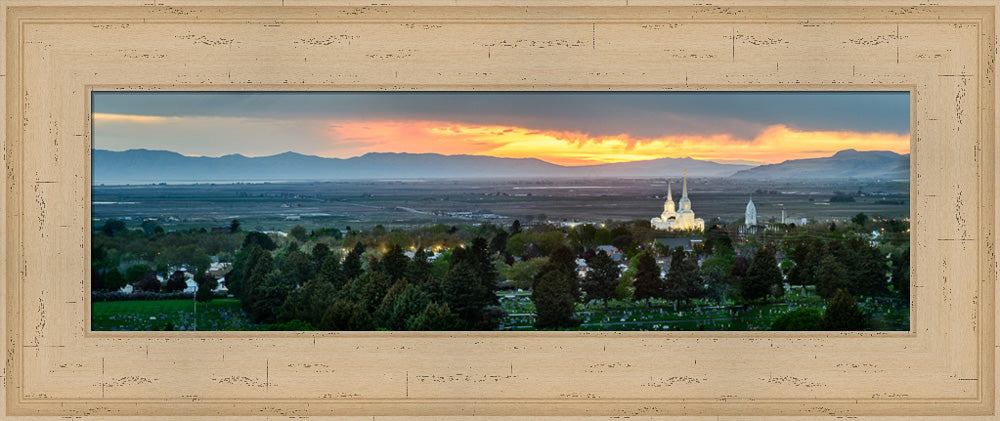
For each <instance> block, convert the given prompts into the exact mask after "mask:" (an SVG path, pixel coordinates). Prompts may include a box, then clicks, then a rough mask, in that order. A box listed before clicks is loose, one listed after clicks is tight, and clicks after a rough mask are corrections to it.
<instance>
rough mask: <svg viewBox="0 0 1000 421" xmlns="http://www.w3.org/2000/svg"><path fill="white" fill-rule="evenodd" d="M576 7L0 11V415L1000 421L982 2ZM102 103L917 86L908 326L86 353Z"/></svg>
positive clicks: (84, 5) (307, 5) (130, 337)
mask: <svg viewBox="0 0 1000 421" xmlns="http://www.w3.org/2000/svg"><path fill="white" fill-rule="evenodd" d="M146 3H149V4H151V5H147V4H146ZM164 3H166V5H164ZM580 3H581V2H575V3H574V2H565V3H563V2H559V3H553V2H546V1H516V0H511V1H485V2H473V1H471V0H470V1H466V2H460V3H459V4H457V5H454V4H453V2H451V1H447V2H445V1H441V2H437V1H435V2H433V3H432V2H416V1H412V2H409V3H406V2H392V3H388V4H379V5H374V6H372V5H366V4H364V3H363V2H356V1H355V2H350V1H348V2H338V3H332V4H331V3H324V2H312V1H293V0H271V1H267V0H254V1H248V2H235V1H221V2H220V1H214V2H213V1H207V0H204V1H196V0H191V1H159V0H150V1H145V0H143V1H125V0H121V1H117V0H86V1H80V2H74V1H69V0H45V1H27V0H23V1H22V0H9V1H3V2H0V5H2V13H0V18H2V19H3V23H4V25H3V26H4V28H5V35H4V37H5V46H6V49H5V51H4V59H5V62H4V64H3V68H4V69H6V72H5V74H4V75H0V77H2V78H3V79H4V80H5V82H6V92H5V98H6V101H3V103H0V107H5V111H6V113H5V115H6V116H7V119H6V121H5V122H4V124H5V128H6V139H5V141H4V142H3V148H4V155H3V156H4V158H3V159H4V163H5V169H6V188H5V192H4V194H3V195H0V209H2V214H3V216H4V219H3V227H2V229H0V233H2V234H0V235H2V236H3V241H2V242H0V247H2V248H3V255H4V257H5V258H4V259H3V263H0V273H3V274H4V280H3V282H0V291H2V295H3V297H5V299H4V300H3V302H2V304H0V305H2V306H3V310H4V311H2V312H0V325H2V326H3V331H4V333H5V340H4V349H5V356H6V364H5V365H4V367H2V370H3V371H2V372H0V380H3V382H2V383H0V384H2V386H0V387H2V388H3V389H4V390H3V392H4V393H3V398H2V399H0V414H5V415H7V416H10V417H17V416H29V415H43V416H49V417H52V418H56V417H58V416H68V415H74V416H95V417H97V416H104V415H131V416H151V415H167V416H206V419H208V417H211V416H219V415H233V416H249V415H257V416H267V415H273V416H279V415H283V416H300V415H301V416H305V415H310V416H334V415H357V416H362V415H364V416H369V415H386V416H392V415H403V416H412V415H435V416H468V415H535V416H537V415H554V416H561V417H565V418H567V419H572V418H574V417H578V416H583V415H595V416H596V415H600V416H622V415H650V416H654V415H655V416H676V415H691V416H705V417H709V416H711V419H715V416H727V415H747V416H755V417H763V416H770V415H795V416H816V417H817V418H819V417H824V418H825V417H829V416H831V415H837V416H841V415H842V416H863V417H867V418H872V419H875V418H879V417H880V416H883V415H925V416H934V417H938V416H940V417H946V416H956V417H960V419H973V418H981V419H992V418H993V415H994V413H995V409H996V393H995V391H996V388H995V383H996V376H995V367H996V360H995V358H996V353H995V351H994V348H995V346H996V326H997V324H996V312H995V307H994V303H995V291H996V290H995V288H996V280H997V266H996V260H995V246H994V244H995V243H994V242H995V229H996V225H997V213H996V212H995V210H994V208H995V205H996V196H995V193H996V187H997V185H996V162H997V152H998V150H997V147H996V136H995V130H994V122H995V121H996V112H997V109H996V102H995V99H996V97H997V96H996V94H997V92H996V90H997V86H996V83H995V82H996V81H995V65H996V62H995V57H996V54H995V52H996V43H995V40H996V37H995V35H996V29H997V27H996V25H997V11H998V8H997V3H996V2H994V1H961V2H955V3H949V4H947V5H925V4H920V3H919V2H918V1H916V0H902V1H881V2H874V3H868V2H864V3H858V2H853V1H849V0H836V1H834V2H824V3H822V4H816V2H812V1H792V2H774V1H751V0H746V1H737V2H725V3H723V4H721V5H705V4H703V3H699V2H695V1H691V0H687V1H681V2H671V3H667V2H659V1H637V0H631V1H630V0H622V1H587V2H586V3H584V4H586V5H588V7H580V6H579V4H580ZM236 5H239V6H236ZM571 5H572V6H573V7H567V6H571ZM68 6H74V7H68ZM103 89H123V90H411V89H416V90H761V89H767V90H906V91H909V92H910V95H911V116H912V117H911V132H912V134H911V136H912V138H911V139H912V141H911V144H912V172H911V192H910V193H911V202H912V208H911V216H912V222H913V223H912V233H911V234H912V242H913V251H912V262H913V268H912V269H911V270H912V283H913V284H912V291H913V296H912V299H911V307H912V318H911V330H910V331H909V332H841V333H833V332H816V333H796V332H677V333H675V332H668V333H667V332H663V333H659V332H646V333H642V332H587V333H575V332H556V333H551V332H548V333H546V332H530V333H513V332H458V333H442V332H393V333H388V332H358V333H350V332H323V333H301V332H300V333H289V332H197V333H192V332H170V333H168V332H132V333H109V332H91V331H90V330H89V320H90V313H89V294H88V291H89V287H88V284H89V279H88V277H89V275H88V274H89V271H88V270H87V268H88V264H89V259H90V256H89V250H90V248H89V238H90V237H89V230H90V207H89V201H90V172H89V170H88V169H89V165H90V120H89V118H90V117H89V99H90V96H89V92H90V91H91V90H103Z"/></svg>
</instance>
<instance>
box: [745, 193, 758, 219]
mask: <svg viewBox="0 0 1000 421" xmlns="http://www.w3.org/2000/svg"><path fill="white" fill-rule="evenodd" d="M744 223H745V224H746V226H748V227H752V226H754V225H757V206H754V204H753V196H751V197H750V202H747V213H746V221H745V222H744Z"/></svg>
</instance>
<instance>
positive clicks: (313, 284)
mask: <svg viewBox="0 0 1000 421" xmlns="http://www.w3.org/2000/svg"><path fill="white" fill-rule="evenodd" d="M336 298H337V290H336V288H334V286H333V284H331V283H329V282H325V281H321V280H318V279H313V280H311V281H308V282H306V283H305V284H304V285H302V286H301V287H299V288H296V289H295V290H293V291H291V292H289V293H288V296H287V297H286V298H285V301H284V302H283V303H282V304H281V307H280V308H279V309H278V313H277V316H278V321H279V322H281V323H287V322H291V321H293V320H300V321H303V322H307V323H309V324H310V325H313V326H319V325H320V324H321V322H322V318H323V314H324V313H325V312H326V310H327V309H328V308H329V307H330V306H331V305H333V303H334V302H335V301H336Z"/></svg>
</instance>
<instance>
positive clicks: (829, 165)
mask: <svg viewBox="0 0 1000 421" xmlns="http://www.w3.org/2000/svg"><path fill="white" fill-rule="evenodd" d="M733 177H735V178H748V179H793V178H800V179H852V178H853V179H861V178H865V179H875V178H877V179H883V180H907V179H909V178H910V155H909V154H905V155H904V154H898V153H895V152H891V151H863V152H859V151H856V150H854V149H845V150H842V151H840V152H837V153H835V154H833V156H830V157H826V158H809V159H792V160H788V161H785V162H782V163H780V164H769V165H761V166H758V167H753V168H750V169H746V170H743V171H739V172H737V173H736V174H734V175H733Z"/></svg>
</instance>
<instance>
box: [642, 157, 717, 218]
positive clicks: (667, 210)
mask: <svg viewBox="0 0 1000 421" xmlns="http://www.w3.org/2000/svg"><path fill="white" fill-rule="evenodd" d="M678 204H679V205H680V209H676V208H675V207H674V196H673V192H671V189H670V184H669V181H668V184H667V201H666V202H663V213H661V214H660V216H658V217H656V218H653V219H650V220H649V222H650V223H651V224H652V225H653V228H657V229H664V230H704V229H705V220H703V219H701V218H695V217H694V211H693V210H691V199H688V187H687V170H684V190H683V193H681V200H680V201H679V202H678Z"/></svg>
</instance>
